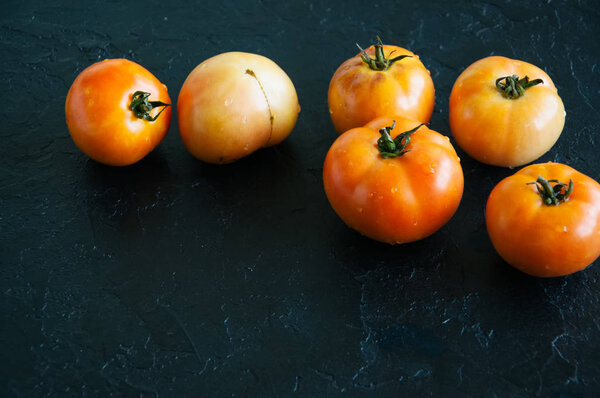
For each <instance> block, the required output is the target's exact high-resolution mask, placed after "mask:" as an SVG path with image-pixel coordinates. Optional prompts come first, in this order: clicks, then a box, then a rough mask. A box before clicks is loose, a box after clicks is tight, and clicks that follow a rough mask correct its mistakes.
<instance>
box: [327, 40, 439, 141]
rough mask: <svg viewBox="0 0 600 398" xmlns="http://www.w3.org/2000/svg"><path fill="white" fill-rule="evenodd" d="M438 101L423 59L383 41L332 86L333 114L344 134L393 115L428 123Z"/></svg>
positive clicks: (339, 73) (346, 66) (343, 69)
mask: <svg viewBox="0 0 600 398" xmlns="http://www.w3.org/2000/svg"><path fill="white" fill-rule="evenodd" d="M378 40H379V38H378ZM359 48H360V47H359ZM434 100H435V90H434V87H433V81H432V80H431V76H430V73H429V71H428V70H427V69H426V68H425V66H424V65H423V63H422V62H421V61H420V60H419V56H418V55H416V54H414V53H412V52H411V51H409V50H406V49H404V48H402V47H397V46H390V45H383V44H382V43H381V40H379V43H378V44H376V45H373V46H371V47H369V48H367V49H366V50H362V49H361V52H360V53H359V54H357V55H356V56H354V57H352V58H350V59H349V60H347V61H345V62H344V63H343V64H341V65H340V67H339V68H338V69H337V70H336V72H335V74H334V75H333V77H332V79H331V82H330V84H329V94H328V103H329V113H330V115H331V120H332V121H333V125H334V126H335V129H336V131H337V132H338V133H340V134H341V133H343V132H345V131H347V130H350V129H352V128H355V127H362V126H364V125H365V124H366V123H368V122H369V121H371V120H373V119H375V118H378V117H386V116H389V115H402V116H403V117H406V118H409V119H414V120H416V121H419V122H421V123H427V122H429V119H430V118H431V113H432V112H433V104H434Z"/></svg>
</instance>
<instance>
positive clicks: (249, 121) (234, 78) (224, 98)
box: [177, 52, 300, 164]
mask: <svg viewBox="0 0 600 398" xmlns="http://www.w3.org/2000/svg"><path fill="white" fill-rule="evenodd" d="M299 112H300V105H299V104H298V96H297V95H296V89H295V88H294V85H293V84H292V81H291V80H290V78H289V77H288V75H286V73H285V72H284V71H283V70H282V69H281V68H280V67H279V66H278V65H277V64H276V63H275V62H273V61H271V60H270V59H268V58H266V57H263V56H261V55H257V54H248V53H242V52H230V53H223V54H219V55H217V56H214V57H212V58H209V59H207V60H206V61H204V62H202V63H201V64H200V65H198V66H197V67H196V68H195V69H194V70H193V71H192V72H191V73H190V74H189V76H188V77H187V79H186V80H185V82H184V83H183V87H182V88H181V91H180V93H179V99H178V100H177V115H178V119H179V132H180V134H181V138H182V140H183V143H184V144H185V146H186V148H187V149H188V151H189V152H190V153H191V154H192V155H194V156H195V157H196V158H198V159H200V160H202V161H205V162H208V163H217V164H223V163H230V162H233V161H235V160H237V159H239V158H241V157H244V156H247V155H249V154H251V153H252V152H254V151H256V150H257V149H259V148H262V147H268V146H272V145H276V144H279V143H280V142H281V141H283V140H284V139H285V138H286V137H287V136H288V135H289V134H290V133H291V131H292V129H293V128H294V126H295V125H296V120H297V119H298V113H299Z"/></svg>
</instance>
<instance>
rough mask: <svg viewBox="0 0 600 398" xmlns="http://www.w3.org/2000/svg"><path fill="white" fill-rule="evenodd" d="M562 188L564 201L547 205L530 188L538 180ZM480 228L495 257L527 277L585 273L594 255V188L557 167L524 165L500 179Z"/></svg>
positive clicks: (599, 203)
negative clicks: (569, 187)
mask: <svg viewBox="0 0 600 398" xmlns="http://www.w3.org/2000/svg"><path fill="white" fill-rule="evenodd" d="M540 175H541V176H542V177H544V178H546V179H547V180H550V179H556V180H559V181H561V182H564V183H566V184H568V183H569V180H571V179H572V180H573V186H574V188H573V192H572V193H571V195H570V197H569V199H568V200H567V201H566V202H563V203H560V204H558V205H551V206H548V205H546V204H544V203H543V202H542V198H541V197H540V195H539V194H538V192H537V190H536V188H535V185H528V184H527V183H528V182H531V181H535V180H536V179H537V178H538V176H540ZM486 225H487V230H488V234H489V236H490V239H491V241H492V243H493V245H494V247H495V248H496V250H497V251H498V253H499V254H500V256H501V257H502V258H503V259H504V260H505V261H506V262H507V263H509V264H510V265H512V266H513V267H515V268H517V269H519V270H521V271H523V272H525V273H527V274H530V275H533V276H538V277H554V276H563V275H568V274H571V273H574V272H577V271H580V270H582V269H584V268H586V267H587V266H588V265H590V264H591V263H593V262H594V260H595V259H596V258H597V257H598V255H600V185H599V184H598V183H597V182H596V181H594V180H593V179H592V178H590V177H588V176H586V175H584V174H582V173H580V172H578V171H576V170H575V169H573V168H571V167H569V166H566V165H564V164H560V163H543V164H533V165H530V166H527V167H525V168H523V169H521V170H520V171H518V172H517V173H515V174H514V175H512V176H510V177H507V178H505V179H504V180H502V181H501V182H500V183H499V184H498V185H497V186H496V187H495V188H494V189H493V190H492V192H491V194H490V196H489V199H488V202H487V206H486Z"/></svg>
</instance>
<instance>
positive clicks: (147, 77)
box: [65, 59, 171, 166]
mask: <svg viewBox="0 0 600 398" xmlns="http://www.w3.org/2000/svg"><path fill="white" fill-rule="evenodd" d="M136 91H143V92H147V93H150V97H149V101H161V102H164V103H167V104H170V103H171V99H170V98H169V93H168V92H167V87H166V86H165V85H164V84H162V83H161V82H160V81H159V80H158V79H157V78H156V77H154V75H152V73H150V72H149V71H148V70H146V69H145V68H143V67H142V66H140V65H138V64H137V63H135V62H132V61H129V60H126V59H106V60H104V61H100V62H98V63H95V64H93V65H91V66H89V67H88V68H86V69H84V70H83V71H82V72H81V73H80V74H79V76H77V78H76V79H75V81H74V82H73V84H72V85H71V88H70V89H69V93H68V94H67V100H66V103H65V115H66V121H67V127H68V128H69V132H70V133H71V137H72V138H73V141H74V142H75V144H76V145H77V146H78V147H79V149H81V150H82V151H83V152H84V153H85V154H86V155H88V156H89V157H90V158H92V159H94V160H96V161H98V162H100V163H104V164H107V165H111V166H126V165H130V164H133V163H135V162H137V161H139V160H140V159H142V158H143V157H144V156H146V155H147V154H148V153H150V152H151V151H152V150H153V149H154V148H155V147H156V146H157V145H158V143H159V142H160V141H161V140H162V139H163V138H164V137H165V135H166V134H167V131H168V130H169V126H170V123H171V107H170V106H169V107H167V108H166V109H165V110H164V111H163V112H162V113H161V115H160V116H159V117H158V118H157V119H156V120H155V121H153V122H150V121H147V120H143V119H140V118H138V117H136V116H135V114H134V113H133V112H132V111H131V110H130V109H129V105H130V103H131V100H132V96H133V94H134V93H135V92H136ZM161 109H162V108H155V109H152V111H151V112H150V115H151V116H155V115H156V114H158V112H160V110H161Z"/></svg>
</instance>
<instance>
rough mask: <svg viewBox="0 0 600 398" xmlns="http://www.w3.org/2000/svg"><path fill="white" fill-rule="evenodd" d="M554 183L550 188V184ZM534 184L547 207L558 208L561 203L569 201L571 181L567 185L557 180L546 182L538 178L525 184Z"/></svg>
mask: <svg viewBox="0 0 600 398" xmlns="http://www.w3.org/2000/svg"><path fill="white" fill-rule="evenodd" d="M551 182H552V183H554V184H555V185H554V186H551V185H550V183H551ZM527 184H528V185H530V184H535V186H536V188H537V191H538V193H539V194H540V196H541V197H542V201H543V202H544V203H545V204H546V205H548V206H558V205H559V204H560V203H562V202H566V201H567V200H569V196H570V195H571V192H573V180H569V185H568V186H567V184H565V183H563V182H560V181H558V180H546V179H545V178H544V177H542V176H538V178H537V180H535V181H531V182H528V183H527Z"/></svg>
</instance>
